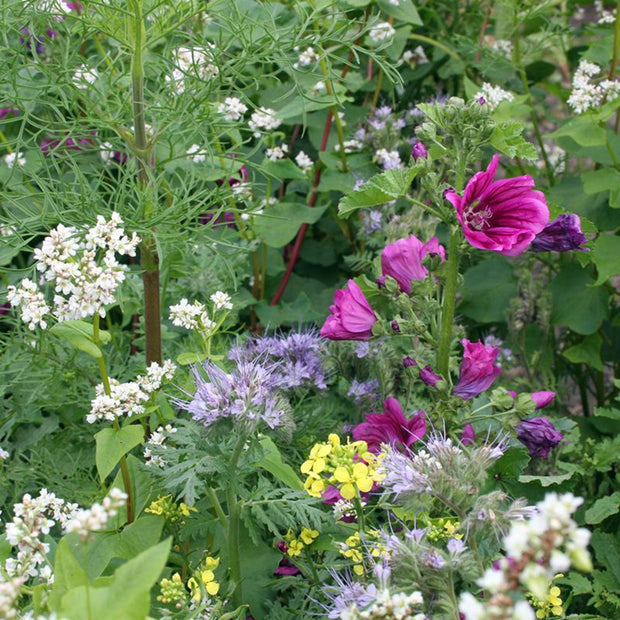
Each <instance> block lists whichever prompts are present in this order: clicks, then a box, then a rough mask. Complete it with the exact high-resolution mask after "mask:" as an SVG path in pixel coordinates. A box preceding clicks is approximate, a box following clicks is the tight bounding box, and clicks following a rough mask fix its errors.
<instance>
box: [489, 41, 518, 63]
mask: <svg viewBox="0 0 620 620" xmlns="http://www.w3.org/2000/svg"><path fill="white" fill-rule="evenodd" d="M512 48H513V46H512V41H510V40H508V39H495V41H493V43H491V49H492V50H493V51H494V52H496V53H498V54H499V55H500V56H504V57H506V58H508V59H510V58H512Z"/></svg>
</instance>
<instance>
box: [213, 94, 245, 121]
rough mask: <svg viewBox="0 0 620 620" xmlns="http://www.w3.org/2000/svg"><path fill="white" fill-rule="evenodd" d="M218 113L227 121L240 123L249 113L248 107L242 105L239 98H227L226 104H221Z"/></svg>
mask: <svg viewBox="0 0 620 620" xmlns="http://www.w3.org/2000/svg"><path fill="white" fill-rule="evenodd" d="M217 111H218V112H219V113H220V114H222V115H223V116H224V118H225V119H226V120H227V121H238V120H241V119H242V118H243V115H244V114H245V113H246V112H247V111H248V106H246V105H245V104H243V103H241V101H240V100H239V99H237V97H226V99H224V103H220V104H219V106H218V107H217Z"/></svg>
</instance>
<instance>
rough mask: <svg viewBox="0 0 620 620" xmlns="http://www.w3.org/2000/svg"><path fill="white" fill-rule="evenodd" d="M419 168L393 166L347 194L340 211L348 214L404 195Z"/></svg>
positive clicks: (344, 215)
mask: <svg viewBox="0 0 620 620" xmlns="http://www.w3.org/2000/svg"><path fill="white" fill-rule="evenodd" d="M418 171H419V168H417V167H416V166H412V167H411V168H405V169H402V168H393V169H392V170H387V171H386V172H382V173H381V174H378V175H376V176H374V177H372V178H371V179H369V180H368V181H366V183H364V184H363V185H362V186H361V187H360V188H359V189H358V190H356V191H354V192H353V193H351V194H349V195H347V196H345V197H344V198H342V200H341V201H340V204H339V205H338V213H339V215H341V216H342V217H346V216H348V215H349V214H350V213H352V212H353V211H355V210H357V209H362V208H364V207H374V206H376V205H380V204H384V203H386V202H390V201H392V200H396V199H397V198H399V197H401V196H404V195H405V194H406V193H407V190H408V189H409V186H410V185H411V183H412V181H413V179H414V178H415V176H416V174H417V173H418Z"/></svg>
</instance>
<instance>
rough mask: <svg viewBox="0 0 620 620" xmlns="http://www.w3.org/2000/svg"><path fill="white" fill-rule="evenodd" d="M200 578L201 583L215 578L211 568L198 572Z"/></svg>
mask: <svg viewBox="0 0 620 620" xmlns="http://www.w3.org/2000/svg"><path fill="white" fill-rule="evenodd" d="M200 578H201V579H202V583H204V584H205V585H206V584H207V583H209V582H210V581H213V580H214V579H215V573H214V572H213V571H212V570H203V571H202V572H201V573H200Z"/></svg>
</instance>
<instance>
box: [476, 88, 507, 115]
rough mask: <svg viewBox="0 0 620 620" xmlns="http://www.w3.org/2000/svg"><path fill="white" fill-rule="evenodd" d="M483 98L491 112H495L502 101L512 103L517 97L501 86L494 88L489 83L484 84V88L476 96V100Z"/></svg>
mask: <svg viewBox="0 0 620 620" xmlns="http://www.w3.org/2000/svg"><path fill="white" fill-rule="evenodd" d="M480 98H483V99H484V102H485V104H486V105H488V106H489V108H490V109H491V110H495V108H497V106H498V105H499V104H500V103H501V102H502V101H512V100H513V99H514V98H515V97H514V95H513V94H512V93H510V92H508V91H507V90H504V89H503V88H501V87H500V86H493V85H492V84H489V83H488V82H484V83H483V84H482V88H481V89H480V90H479V91H478V92H477V93H476V94H475V95H474V99H480Z"/></svg>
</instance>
